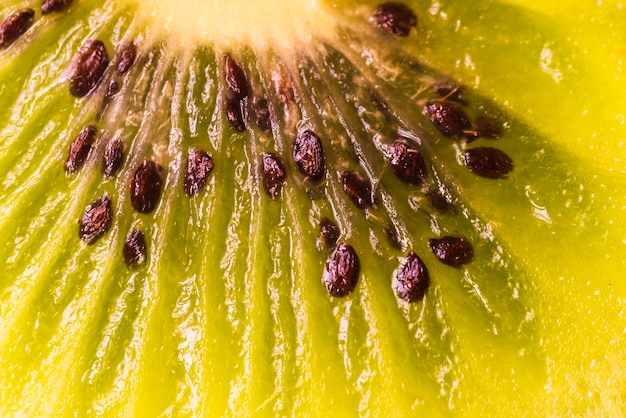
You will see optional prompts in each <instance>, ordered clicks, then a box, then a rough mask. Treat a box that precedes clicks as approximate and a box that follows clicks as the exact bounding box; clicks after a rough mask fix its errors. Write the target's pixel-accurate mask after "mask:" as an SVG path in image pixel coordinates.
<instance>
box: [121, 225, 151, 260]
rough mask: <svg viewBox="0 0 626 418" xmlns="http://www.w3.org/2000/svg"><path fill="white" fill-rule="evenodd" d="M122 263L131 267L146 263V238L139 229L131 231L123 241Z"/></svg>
mask: <svg viewBox="0 0 626 418" xmlns="http://www.w3.org/2000/svg"><path fill="white" fill-rule="evenodd" d="M123 254H124V262H125V263H126V265H127V266H128V267H133V266H136V265H139V264H143V263H145V262H146V238H145V236H144V235H143V232H142V231H141V230H139V229H133V230H132V231H130V232H129V233H128V235H127V236H126V240H125V241H124V250H123Z"/></svg>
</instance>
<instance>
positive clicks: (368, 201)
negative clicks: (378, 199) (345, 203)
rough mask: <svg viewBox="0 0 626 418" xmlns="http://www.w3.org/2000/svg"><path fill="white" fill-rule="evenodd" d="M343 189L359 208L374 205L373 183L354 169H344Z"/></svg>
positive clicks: (342, 176)
mask: <svg viewBox="0 0 626 418" xmlns="http://www.w3.org/2000/svg"><path fill="white" fill-rule="evenodd" d="M341 180H342V183H343V190H344V191H345V192H346V194H347V195H348V197H349V198H350V200H352V202H354V204H355V205H356V206H357V207H358V208H359V209H365V208H367V207H370V206H373V205H374V200H373V198H372V185H371V183H370V182H369V180H366V179H365V178H364V177H363V176H362V175H360V174H359V173H357V172H354V171H344V172H343V174H342V175H341Z"/></svg>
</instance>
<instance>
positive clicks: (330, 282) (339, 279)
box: [323, 243, 361, 297]
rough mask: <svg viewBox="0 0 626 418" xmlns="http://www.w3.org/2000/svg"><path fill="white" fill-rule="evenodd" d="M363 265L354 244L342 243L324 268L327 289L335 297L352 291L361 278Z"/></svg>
mask: <svg viewBox="0 0 626 418" xmlns="http://www.w3.org/2000/svg"><path fill="white" fill-rule="evenodd" d="M360 269H361V265H360V263H359V257H358V256H357V255H356V252H355V251H354V248H352V246H350V245H348V244H346V243H342V244H340V245H339V246H338V247H337V248H336V249H335V251H333V253H332V254H331V256H330V258H329V259H328V261H327V262H326V268H325V269H324V277H323V281H324V285H325V286H326V291H327V292H328V293H329V294H330V295H332V296H335V297H344V296H346V295H348V294H349V293H351V292H352V291H353V290H354V288H355V287H356V284H357V282H358V280H359V272H360Z"/></svg>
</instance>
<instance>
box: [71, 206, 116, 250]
mask: <svg viewBox="0 0 626 418" xmlns="http://www.w3.org/2000/svg"><path fill="white" fill-rule="evenodd" d="M112 222H113V209H112V207H111V199H110V198H109V196H108V195H106V194H105V195H104V196H102V197H101V198H99V199H97V200H95V201H93V202H92V203H91V204H90V205H89V206H87V208H85V213H84V214H83V216H82V218H80V221H79V232H78V233H79V236H80V239H82V240H83V241H85V242H86V243H87V244H90V245H91V244H93V243H94V242H96V241H97V240H98V239H99V238H100V237H101V236H103V235H104V234H106V232H107V231H108V230H109V228H111V223H112Z"/></svg>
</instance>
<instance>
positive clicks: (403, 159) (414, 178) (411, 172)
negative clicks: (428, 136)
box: [385, 139, 427, 185]
mask: <svg viewBox="0 0 626 418" xmlns="http://www.w3.org/2000/svg"><path fill="white" fill-rule="evenodd" d="M385 157H386V159H387V161H388V162H389V164H390V165H391V168H392V169H393V172H394V173H395V175H396V176H397V177H398V178H399V179H400V180H402V181H403V182H405V183H408V184H414V185H420V184H422V181H423V180H424V179H425V178H426V176H427V171H426V163H425V162H424V157H422V153H421V152H420V151H419V150H418V149H417V148H415V147H414V146H412V145H410V144H409V143H408V142H407V141H404V140H402V139H398V140H396V141H395V142H394V143H393V144H391V145H389V146H388V147H387V149H386V150H385Z"/></svg>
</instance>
